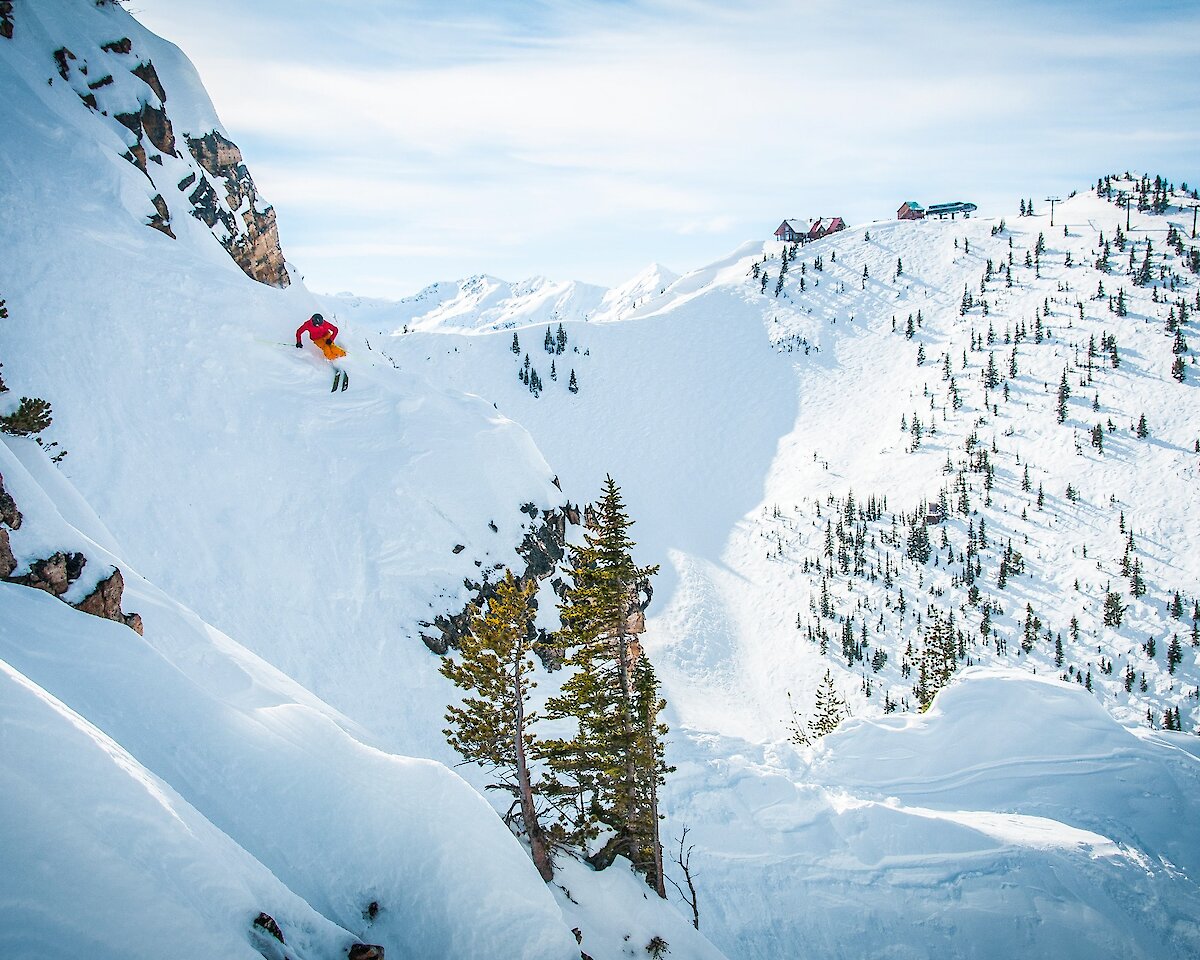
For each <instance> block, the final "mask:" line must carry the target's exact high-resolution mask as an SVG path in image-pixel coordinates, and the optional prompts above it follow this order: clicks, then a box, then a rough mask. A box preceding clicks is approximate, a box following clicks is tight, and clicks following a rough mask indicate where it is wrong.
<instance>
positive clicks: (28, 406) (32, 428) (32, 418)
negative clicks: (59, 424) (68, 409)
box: [0, 397, 52, 437]
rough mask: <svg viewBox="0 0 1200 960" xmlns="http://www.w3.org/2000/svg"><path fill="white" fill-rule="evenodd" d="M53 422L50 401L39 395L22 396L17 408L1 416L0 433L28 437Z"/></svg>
mask: <svg viewBox="0 0 1200 960" xmlns="http://www.w3.org/2000/svg"><path fill="white" fill-rule="evenodd" d="M51 422H52V416H51V408H50V403H49V402H48V401H46V400H42V399H40V398H38V397H22V398H21V402H20V403H19V404H18V405H17V409H16V410H14V411H13V412H12V413H10V414H8V415H6V416H3V417H0V433H7V434H11V435H12V436H14V437H28V436H32V435H33V434H36V433H41V432H42V431H43V430H45V429H46V428H47V427H48V426H50V424H51Z"/></svg>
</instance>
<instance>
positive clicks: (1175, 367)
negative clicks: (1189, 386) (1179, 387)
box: [1171, 357, 1187, 383]
mask: <svg viewBox="0 0 1200 960" xmlns="http://www.w3.org/2000/svg"><path fill="white" fill-rule="evenodd" d="M1171 376H1172V377H1174V378H1175V379H1176V380H1177V381H1179V382H1180V383H1183V381H1184V380H1186V379H1187V368H1186V367H1185V366H1184V365H1183V357H1176V358H1175V359H1174V360H1173V361H1172V362H1171Z"/></svg>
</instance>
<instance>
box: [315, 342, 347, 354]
mask: <svg viewBox="0 0 1200 960" xmlns="http://www.w3.org/2000/svg"><path fill="white" fill-rule="evenodd" d="M316 344H317V346H318V347H320V348H321V352H322V353H323V354H325V359H326V360H337V359H339V358H341V357H344V356H345V355H346V351H345V350H343V349H342V348H341V347H339V346H338V345H337V344H336V343H334V342H333V341H332V340H330V339H329V338H328V337H326V338H325V339H324V340H317V341H316Z"/></svg>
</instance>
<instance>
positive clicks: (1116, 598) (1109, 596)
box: [1104, 590, 1126, 627]
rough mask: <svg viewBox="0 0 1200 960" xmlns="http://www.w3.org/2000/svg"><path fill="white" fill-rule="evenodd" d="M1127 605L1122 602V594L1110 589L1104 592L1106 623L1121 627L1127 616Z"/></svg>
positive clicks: (1108, 625)
mask: <svg viewBox="0 0 1200 960" xmlns="http://www.w3.org/2000/svg"><path fill="white" fill-rule="evenodd" d="M1125 609H1126V608H1125V606H1124V605H1123V604H1122V603H1121V595H1120V594H1119V593H1114V592H1113V591H1111V590H1108V591H1106V592H1105V594H1104V625H1105V626H1106V627H1119V626H1120V625H1121V621H1122V620H1123V619H1124V618H1125Z"/></svg>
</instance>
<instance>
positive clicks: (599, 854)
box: [584, 833, 632, 871]
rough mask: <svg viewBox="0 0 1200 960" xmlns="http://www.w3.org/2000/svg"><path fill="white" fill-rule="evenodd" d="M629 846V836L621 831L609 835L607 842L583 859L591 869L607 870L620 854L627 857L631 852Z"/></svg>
mask: <svg viewBox="0 0 1200 960" xmlns="http://www.w3.org/2000/svg"><path fill="white" fill-rule="evenodd" d="M629 848H630V839H629V837H628V836H627V835H625V834H623V833H618V834H615V835H614V836H611V837H609V838H608V842H607V843H605V844H604V846H602V847H601V848H600V849H599V850H597V851H596V852H595V853H593V854H592V855H591V856H589V857H584V859H585V860H586V861H587V862H588V863H589V864H591V866H592V869H593V870H597V871H599V870H607V869H608V868H609V867H611V866H612V865H613V861H614V860H616V859H617V857H619V856H620V855H621V854H625V855H626V856H627V857H629V856H630V854H631V853H632V851H631V850H630V849H629ZM630 859H632V857H630Z"/></svg>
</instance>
